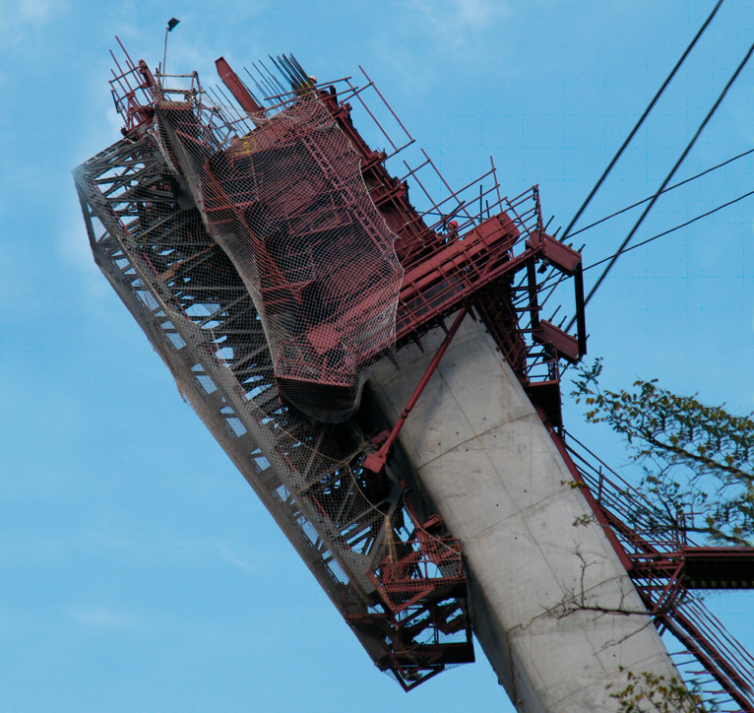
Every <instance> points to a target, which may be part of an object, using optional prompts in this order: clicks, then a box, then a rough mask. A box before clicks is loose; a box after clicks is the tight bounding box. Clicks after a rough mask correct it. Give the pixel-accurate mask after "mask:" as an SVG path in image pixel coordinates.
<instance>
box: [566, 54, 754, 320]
mask: <svg viewBox="0 0 754 713" xmlns="http://www.w3.org/2000/svg"><path fill="white" fill-rule="evenodd" d="M752 53H754V43H753V44H752V45H751V46H750V47H749V50H748V52H747V53H746V56H745V57H744V58H743V59H742V60H741V63H740V64H739V65H738V67H736V70H735V72H733V74H732V76H731V77H730V79H729V80H728V82H727V84H726V85H725V87H724V88H723V91H722V92H721V93H720V95H719V96H718V97H717V99H716V100H715V103H714V104H713V105H712V108H711V109H710V110H709V111H708V112H707V115H706V116H705V117H704V119H703V120H702V123H701V124H700V125H699V128H697V130H696V133H695V134H694V136H693V137H692V139H691V141H689V143H688V144H687V145H686V148H685V149H684V150H683V153H682V154H681V155H680V157H679V158H678V160H677V161H676V162H675V165H674V166H673V168H672V169H671V170H670V173H668V175H667V176H666V177H665V179H664V180H663V182H662V184H661V185H660V188H659V189H658V191H657V192H656V193H655V195H654V196H652V198H651V199H650V201H649V205H648V206H647V207H646V208H645V209H644V211H643V212H642V214H641V216H639V219H638V220H637V221H636V223H635V224H634V226H633V228H631V230H630V232H629V233H628V235H627V236H626V237H625V238H624V240H623V242H622V243H621V245H620V247H619V248H618V251H617V252H616V253H615V254H614V255H613V256H612V257H611V258H610V259H609V261H608V264H607V266H606V267H605V269H604V270H603V272H602V274H601V275H600V276H599V278H598V279H597V281H596V282H595V283H594V285H592V288H591V289H590V291H589V294H588V295H587V296H586V298H585V299H584V306H586V305H587V304H589V302H590V300H591V299H592V297H594V295H595V293H596V292H597V290H598V289H599V287H600V285H601V284H602V283H603V281H604V280H605V278H606V277H607V275H608V274H609V272H610V270H611V269H612V268H613V266H614V265H615V263H616V262H617V261H618V258H619V257H620V256H621V255H622V254H623V252H624V251H625V249H626V247H627V246H628V244H629V243H630V242H631V239H632V238H633V237H634V235H635V234H636V231H637V230H638V229H639V227H640V226H641V224H642V223H643V222H644V219H645V218H646V217H647V215H648V214H649V212H650V211H651V210H652V208H653V207H654V204H655V203H656V202H657V199H658V198H659V197H660V195H661V194H662V192H663V191H664V189H665V187H666V186H667V185H668V183H670V181H671V180H672V178H673V176H674V175H675V172H676V171H677V170H678V169H679V168H680V166H681V164H682V163H683V161H684V160H685V159H686V157H687V156H688V155H689V153H690V151H691V149H692V148H693V147H694V145H695V144H696V142H697V139H698V138H699V136H701V134H702V132H703V131H704V129H705V127H706V126H707V124H708V123H709V122H710V119H712V117H713V116H714V115H715V112H716V111H717V108H718V107H719V106H720V104H721V103H722V101H723V99H725V96H726V95H727V93H728V90H729V89H730V88H731V87H732V86H733V83H734V82H735V81H736V79H738V76H739V75H740V74H741V72H742V71H743V68H744V67H745V66H746V64H747V63H748V61H749V59H750V58H751V55H752ZM575 321H576V318H575V317H574V318H572V319H571V321H570V322H569V323H568V327H566V331H569V330H570V329H571V327H572V326H573V324H574V323H575Z"/></svg>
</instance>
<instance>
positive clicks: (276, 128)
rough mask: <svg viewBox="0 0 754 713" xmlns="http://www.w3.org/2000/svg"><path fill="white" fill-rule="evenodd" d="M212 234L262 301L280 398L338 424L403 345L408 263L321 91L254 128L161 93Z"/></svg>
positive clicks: (161, 110)
mask: <svg viewBox="0 0 754 713" xmlns="http://www.w3.org/2000/svg"><path fill="white" fill-rule="evenodd" d="M156 110H157V115H158V117H159V122H160V127H161V129H162V130H163V139H164V141H165V143H166V144H167V145H166V149H167V151H169V152H170V153H172V155H173V156H175V158H176V160H177V164H178V165H179V167H180V170H181V171H182V172H183V173H184V175H185V177H186V178H187V180H188V183H189V185H190V186H191V190H192V193H194V198H195V201H196V204H197V206H198V207H199V209H200V211H201V213H202V216H203V218H204V220H205V223H206V225H207V228H208V230H209V232H210V234H211V235H212V237H213V238H214V240H215V241H216V242H217V243H218V244H219V245H220V246H221V247H222V248H223V250H224V251H225V252H226V253H227V254H228V256H229V257H230V258H231V260H232V261H233V263H234V265H235V267H236V269H237V270H238V272H239V274H240V275H241V277H242V278H243V280H244V283H245V285H246V287H247V289H248V291H249V294H250V295H251V297H252V299H253V300H254V304H255V306H256V308H257V311H258V313H259V316H260V318H261V321H262V325H263V327H264V332H265V335H266V338H267V343H268V345H269V349H270V353H271V355H272V359H273V364H274V369H275V377H276V381H277V387H278V390H279V393H280V395H281V397H283V398H284V399H285V400H286V401H288V402H289V403H291V404H293V405H294V406H295V407H297V408H298V409H300V410H301V411H303V412H304V413H305V414H307V415H308V416H310V417H311V418H313V419H315V420H317V421H322V422H329V423H338V422H341V421H344V420H346V419H347V418H348V417H349V416H351V415H352V414H353V413H354V411H355V410H356V408H357V407H358V404H359V400H360V396H361V391H362V387H363V385H364V382H365V381H366V379H367V378H368V376H369V373H370V367H372V366H373V365H374V364H375V363H376V362H377V361H378V360H379V359H380V358H381V357H383V356H385V355H388V354H390V353H391V352H392V351H393V350H394V345H395V321H396V310H397V306H398V296H399V291H400V286H401V280H402V278H403V269H402V267H401V264H400V262H399V260H398V258H397V256H396V253H395V248H394V241H395V239H396V236H395V234H394V233H392V232H391V231H390V230H389V228H388V226H387V224H386V223H385V220H384V218H383V217H382V216H381V215H380V213H379V212H378V210H377V209H376V208H375V206H374V203H373V202H372V200H371V198H370V196H369V192H368V190H367V188H366V186H365V184H364V180H363V178H362V175H361V171H360V165H359V163H360V156H359V154H358V153H357V151H356V150H355V149H354V148H353V147H352V146H351V144H350V143H349V141H348V138H347V137H346V136H345V134H344V133H343V131H342V129H341V128H340V127H339V126H338V123H337V122H336V121H335V120H334V119H333V117H332V116H331V115H330V113H329V112H328V110H327V108H326V107H325V106H324V104H323V102H322V101H321V99H320V98H319V97H318V96H317V94H316V92H315V91H313V90H311V89H308V88H303V89H302V90H301V92H300V96H299V97H298V100H297V101H296V102H294V103H292V104H290V105H289V106H287V107H286V108H285V109H283V110H282V111H279V112H278V113H276V114H274V115H273V116H271V117H267V116H265V115H264V114H259V115H258V116H255V117H253V121H254V125H255V128H253V129H252V130H251V131H249V132H246V133H240V132H237V131H236V130H234V127H233V125H232V124H229V123H228V122H227V121H225V120H223V119H221V118H219V117H220V115H219V114H218V112H216V111H215V110H214V109H213V108H208V107H206V106H204V105H202V104H201V103H199V102H168V101H162V102H160V101H158V102H156Z"/></svg>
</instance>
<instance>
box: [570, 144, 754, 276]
mask: <svg viewBox="0 0 754 713" xmlns="http://www.w3.org/2000/svg"><path fill="white" fill-rule="evenodd" d="M750 153H754V149H749V150H748V151H744V152H743V153H740V154H738V156H734V157H733V158H729V159H728V160H727V161H723V162H722V163H718V164H717V166H712V168H708V169H706V170H705V171H702V172H701V173H697V174H696V175H695V176H691V178H687V179H685V180H683V181H679V182H678V183H674V184H673V185H672V186H668V187H667V188H666V189H665V190H664V191H662V193H663V194H664V193H669V192H670V191H672V190H673V189H674V188H679V187H680V186H683V185H686V184H687V183H690V182H691V181H695V180H696V179H697V178H701V177H702V176H706V175H707V174H708V173H712V171H717V169H718V168H722V167H723V166H727V165H728V164H729V163H733V162H734V161H738V159H740V158H743V157H744V156H748V155H749V154H750ZM657 195H661V194H658V193H654V194H652V195H651V196H647V197H646V198H643V199H642V200H640V201H638V202H637V203H633V204H632V205H630V206H627V207H626V208H622V209H621V210H617V211H615V213H611V214H610V215H606V216H605V217H604V218H600V219H599V220H597V221H595V222H594V223H590V224H589V225H587V226H586V227H584V228H579V229H578V230H576V231H575V232H573V233H571V235H570V237H572V238H573V237H574V236H576V235H578V234H579V233H583V232H584V231H585V230H589V229H590V228H593V227H594V226H595V225H600V223H604V222H606V221H608V220H610V219H611V218H615V217H616V216H618V215H621V214H622V213H626V212H627V211H629V210H631V209H633V208H636V207H637V206H640V205H642V204H643V203H646V202H647V201H651V200H652V198H654V197H655V196H657ZM595 264H597V263H595Z"/></svg>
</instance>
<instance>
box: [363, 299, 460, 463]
mask: <svg viewBox="0 0 754 713" xmlns="http://www.w3.org/2000/svg"><path fill="white" fill-rule="evenodd" d="M467 312H468V307H462V308H461V310H460V312H459V313H458V316H457V317H456V318H455V321H454V322H453V326H452V327H451V328H450V331H449V332H448V333H447V335H446V336H445V339H443V341H442V344H441V345H440V348H439V349H438V350H437V353H436V354H435V355H434V357H433V358H432V361H431V362H430V363H429V366H428V367H427V371H425V372H424V376H422V378H421V380H420V381H419V383H418V384H417V386H416V388H415V389H414V393H413V394H411V398H410V399H409V400H408V403H407V404H406V408H404V409H403V413H402V414H401V415H400V418H399V419H398V420H397V421H396V423H395V426H393V430H392V431H390V435H389V436H388V437H387V439H386V440H385V442H384V443H383V444H382V446H381V447H380V449H379V450H378V451H375V452H374V453H370V454H369V455H368V456H367V457H366V458H365V459H364V463H363V464H362V465H363V467H364V468H366V469H367V470H371V471H372V472H373V473H379V472H380V471H381V470H382V469H383V468H384V467H385V462H386V461H387V455H388V453H389V452H390V449H391V448H392V447H393V443H395V439H396V438H398V434H399V433H400V432H401V429H402V428H403V424H404V423H406V419H407V418H408V415H409V414H410V413H411V411H412V410H413V408H414V406H416V402H417V401H418V400H419V397H420V396H421V395H422V391H424V387H425V386H426V385H427V384H428V383H429V380H430V379H431V378H432V374H434V373H435V370H436V369H437V366H438V365H439V363H440V359H442V358H443V355H444V354H445V352H446V351H447V350H448V347H449V346H450V343H451V342H452V341H453V337H455V336H456V332H458V328H459V327H460V326H461V322H463V318H464V317H465V316H466V313H467Z"/></svg>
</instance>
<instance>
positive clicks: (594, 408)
mask: <svg viewBox="0 0 754 713" xmlns="http://www.w3.org/2000/svg"><path fill="white" fill-rule="evenodd" d="M601 373H602V362H601V360H599V359H598V360H597V361H596V362H595V363H594V365H593V366H592V367H587V366H582V367H581V369H580V371H579V373H578V377H577V378H576V379H575V380H574V382H573V383H574V390H573V391H572V393H571V395H572V396H574V397H576V403H579V402H580V401H581V400H582V399H583V400H584V401H585V402H586V405H587V407H588V409H589V410H588V411H587V413H586V418H587V420H588V421H589V422H591V423H601V422H604V423H607V424H608V425H609V426H610V427H611V428H612V429H613V430H614V431H616V432H617V433H619V434H621V435H622V436H623V437H624V438H625V439H626V441H627V443H628V448H629V453H630V455H631V459H632V461H633V462H635V463H637V464H639V465H640V466H641V467H642V471H643V478H642V481H641V485H640V490H641V491H642V493H643V494H644V495H645V497H646V498H647V499H648V501H649V502H650V503H651V505H652V506H653V507H652V508H651V511H652V512H650V511H649V510H648V511H647V512H645V513H644V515H647V514H651V515H653V516H654V517H657V515H658V513H659V515H660V516H662V517H663V518H664V519H665V521H666V522H668V521H673V522H675V523H677V522H678V517H679V513H682V512H683V513H686V514H687V517H686V518H685V519H684V520H683V521H682V522H681V526H682V527H683V528H685V529H686V530H687V531H689V532H699V533H703V534H704V535H706V536H707V537H708V538H709V539H711V540H712V541H716V542H720V543H726V544H736V545H749V544H751V543H752V540H754V420H753V418H752V417H754V414H750V415H748V416H734V415H731V414H729V413H728V412H727V411H725V409H723V408H722V407H720V406H705V405H704V404H701V403H699V401H697V399H696V396H697V395H696V394H694V395H693V396H677V395H676V394H673V393H671V392H669V391H667V390H665V389H662V388H660V387H659V386H657V380H656V379H654V380H652V381H641V380H640V381H636V382H634V384H633V389H632V390H631V391H625V390H623V389H621V390H620V391H618V392H613V391H608V390H603V389H601V388H600V386H599V383H598V379H599V377H600V374H601ZM723 406H724V404H723ZM689 514H690V516H688V515H689Z"/></svg>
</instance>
